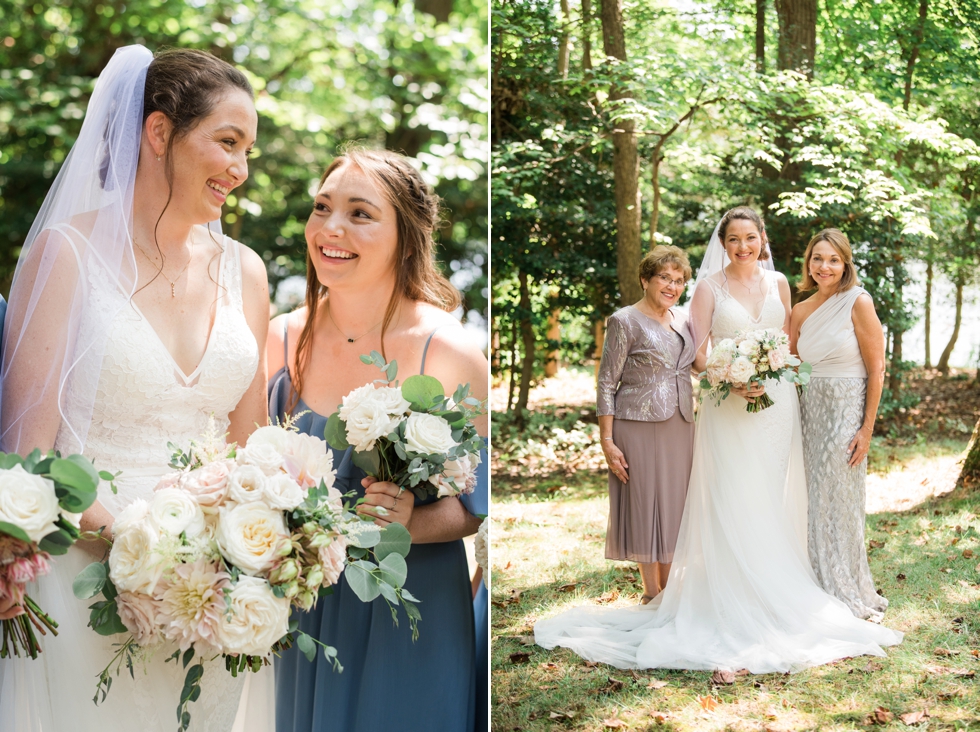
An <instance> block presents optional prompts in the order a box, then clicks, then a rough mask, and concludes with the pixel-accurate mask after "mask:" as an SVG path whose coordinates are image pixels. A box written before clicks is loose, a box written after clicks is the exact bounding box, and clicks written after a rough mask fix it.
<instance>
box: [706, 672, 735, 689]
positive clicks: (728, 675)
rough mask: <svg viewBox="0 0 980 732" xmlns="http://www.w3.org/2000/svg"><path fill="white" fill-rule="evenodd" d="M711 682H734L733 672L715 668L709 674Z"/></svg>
mask: <svg viewBox="0 0 980 732" xmlns="http://www.w3.org/2000/svg"><path fill="white" fill-rule="evenodd" d="M711 683H712V684H726V685H727V684H734V683H735V674H734V673H732V672H731V671H721V670H717V671H715V672H714V673H713V674H711Z"/></svg>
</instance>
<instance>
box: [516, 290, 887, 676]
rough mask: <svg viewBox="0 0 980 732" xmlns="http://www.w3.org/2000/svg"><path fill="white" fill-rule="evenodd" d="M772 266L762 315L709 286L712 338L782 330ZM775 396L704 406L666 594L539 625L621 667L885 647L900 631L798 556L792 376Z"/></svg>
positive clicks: (802, 551) (825, 655)
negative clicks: (756, 408)
mask: <svg viewBox="0 0 980 732" xmlns="http://www.w3.org/2000/svg"><path fill="white" fill-rule="evenodd" d="M775 276H776V275H775V273H773V272H766V273H765V285H766V287H767V291H766V296H765V299H764V301H763V303H762V309H761V312H760V313H759V315H758V317H756V318H753V317H752V315H750V314H749V313H748V312H747V311H746V309H745V308H744V307H743V306H742V305H741V304H740V303H739V302H738V301H737V300H735V299H734V298H733V297H731V296H730V295H729V293H728V292H727V290H726V288H725V287H724V286H723V285H721V284H719V282H718V281H712V280H710V279H709V280H706V282H708V283H709V286H710V287H711V288H712V292H713V294H714V298H715V307H714V312H713V315H712V320H711V335H712V338H713V340H714V341H715V342H717V341H718V340H720V339H723V338H731V337H733V336H734V335H735V333H736V331H739V330H742V331H746V330H755V329H758V328H782V326H783V320H784V316H785V310H784V307H783V304H782V302H781V301H780V298H779V294H778V287H777V282H776V279H775ZM766 390H767V392H768V393H769V395H770V396H771V397H772V399H773V401H774V402H775V404H774V405H773V406H771V407H769V408H768V409H764V410H762V411H761V412H758V413H755V414H750V413H748V412H746V411H745V401H744V400H743V399H741V398H740V397H737V396H734V395H733V396H730V397H729V398H728V399H726V400H725V401H723V402H721V404H720V405H716V404H715V402H714V401H713V400H712V399H710V398H705V399H704V400H703V401H702V402H701V406H700V413H699V415H698V423H697V432H696V436H695V446H694V464H693V468H692V471H691V482H690V488H689V491H688V496H687V503H686V504H685V508H684V517H683V519H682V521H681V527H680V534H679V537H678V542H677V549H676V551H675V554H674V563H673V565H672V567H671V570H670V578H669V580H668V582H667V586H666V589H665V590H664V591H663V592H662V593H661V594H660V595H658V596H657V598H655V599H654V601H653V602H651V603H650V604H649V605H645V606H635V607H630V608H598V607H577V608H573V609H572V610H569V611H567V612H563V613H561V614H560V615H557V616H555V617H552V618H547V619H545V620H541V621H540V622H538V623H537V624H536V625H535V627H534V636H535V641H536V642H537V644H538V645H540V646H543V647H545V648H553V647H555V646H564V647H566V648H570V649H571V650H573V651H575V653H577V654H578V655H580V656H582V657H583V658H585V659H588V660H591V661H600V662H603V663H608V664H611V665H613V666H617V667H619V668H677V669H706V670H712V669H722V670H733V671H734V670H738V669H743V668H744V669H748V670H749V671H751V672H753V673H766V672H786V671H796V670H799V669H802V668H806V667H809V666H817V665H820V664H823V663H828V662H830V661H833V660H835V659H839V658H844V657H847V656H859V655H877V656H882V655H885V654H884V651H883V650H882V646H888V645H894V644H896V643H899V642H900V641H901V639H902V634H901V633H899V632H897V631H894V630H890V629H889V628H885V627H883V626H880V625H875V624H873V623H869V622H867V621H864V620H859V619H858V618H855V617H854V616H853V615H852V614H851V612H850V610H848V609H847V607H846V606H845V605H844V604H843V603H841V602H840V601H839V600H837V599H835V598H834V597H832V596H830V595H828V594H827V593H826V592H824V591H823V590H822V589H821V588H820V587H819V586H818V585H817V583H816V581H815V579H814V575H813V571H812V569H811V568H810V561H809V557H808V554H807V541H806V530H807V520H806V510H807V496H806V482H805V477H804V472H803V450H802V438H801V432H800V417H799V403H798V399H797V395H796V389H795V386H794V385H793V384H788V383H782V382H780V383H774V382H773V381H767V382H766Z"/></svg>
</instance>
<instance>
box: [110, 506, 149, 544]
mask: <svg viewBox="0 0 980 732" xmlns="http://www.w3.org/2000/svg"><path fill="white" fill-rule="evenodd" d="M149 515H150V504H149V503H147V502H146V501H144V500H143V499H142V498H136V499H134V500H133V502H132V503H130V504H129V505H128V506H126V508H124V509H123V510H122V511H120V512H119V515H118V516H116V518H115V520H114V521H113V522H112V533H113V534H114V535H116V536H119V535H120V534H123V533H125V532H127V531H129V528H130V527H131V526H134V525H135V524H138V523H139V522H140V521H142V520H143V519H145V518H146V517H147V516H149Z"/></svg>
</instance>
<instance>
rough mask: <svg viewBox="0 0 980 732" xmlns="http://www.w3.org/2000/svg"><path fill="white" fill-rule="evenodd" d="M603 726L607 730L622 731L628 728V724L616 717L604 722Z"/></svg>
mask: <svg viewBox="0 0 980 732" xmlns="http://www.w3.org/2000/svg"><path fill="white" fill-rule="evenodd" d="M602 726H603V727H605V728H606V729H622V728H623V727H625V726H626V722H624V721H623V720H621V719H616V718H615V717H610V718H609V719H604V720H602Z"/></svg>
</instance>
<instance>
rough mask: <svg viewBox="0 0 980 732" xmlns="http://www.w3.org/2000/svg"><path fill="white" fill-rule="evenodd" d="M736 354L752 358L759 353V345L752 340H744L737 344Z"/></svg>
mask: <svg viewBox="0 0 980 732" xmlns="http://www.w3.org/2000/svg"><path fill="white" fill-rule="evenodd" d="M738 352H739V353H740V354H741V355H742V356H748V357H749V358H752V357H753V356H756V355H758V353H759V344H758V342H756V340H755V339H754V338H746V339H745V340H743V341H742V342H741V343H739V344H738Z"/></svg>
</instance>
